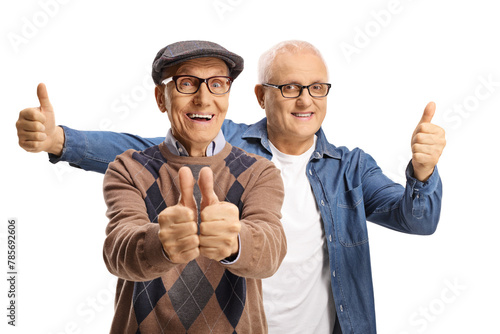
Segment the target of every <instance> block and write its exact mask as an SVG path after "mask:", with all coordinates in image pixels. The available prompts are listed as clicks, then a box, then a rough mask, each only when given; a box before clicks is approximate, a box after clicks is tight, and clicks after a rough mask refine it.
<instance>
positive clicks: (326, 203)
mask: <svg viewBox="0 0 500 334" xmlns="http://www.w3.org/2000/svg"><path fill="white" fill-rule="evenodd" d="M266 122H267V119H265V118H264V119H262V120H261V121H259V122H258V123H255V124H252V125H246V124H237V123H234V122H232V121H230V120H226V121H225V122H224V124H223V126H222V131H223V133H224V136H225V137H226V140H227V141H228V142H229V143H231V144H232V145H233V146H238V147H240V148H242V149H244V150H245V151H247V152H250V153H255V154H258V155H261V156H263V157H266V158H267V159H271V158H272V154H271V149H270V147H269V139H268V136H267V127H266V124H267V123H266ZM63 128H64V131H65V136H66V142H65V147H64V149H63V154H62V156H61V157H60V158H57V157H55V156H50V160H51V161H52V162H54V163H55V162H57V161H60V160H61V161H67V162H69V163H70V164H71V165H73V166H77V167H80V168H83V169H85V170H92V171H97V172H100V173H104V172H105V171H106V167H107V164H108V163H109V162H110V161H113V160H114V158H115V156H116V155H118V154H120V153H122V152H123V151H125V150H127V149H130V148H134V149H137V150H143V149H145V148H146V147H149V146H152V145H156V144H158V143H160V142H161V141H163V140H164V138H162V137H160V138H151V139H144V138H140V137H137V136H133V135H129V134H118V133H112V132H93V131H75V130H72V129H70V128H67V127H63ZM316 135H317V137H318V138H317V143H316V149H315V151H314V152H313V154H312V156H311V158H310V160H309V163H308V165H307V178H308V179H309V182H310V184H311V187H312V190H313V192H314V196H315V198H316V203H317V205H318V208H319V210H320V213H321V218H322V221H323V225H324V230H325V237H326V239H327V245H328V254H329V262H330V274H331V279H332V291H333V297H334V300H335V308H336V311H337V317H338V321H339V322H340V325H341V327H342V333H344V334H347V333H355V334H358V333H360V334H361V333H363V334H364V333H370V334H372V333H376V325H375V303H374V296H373V284H372V274H371V264H370V251H369V242H368V231H367V226H366V221H367V220H368V221H371V222H373V223H376V224H379V225H382V226H385V227H388V228H390V229H393V230H396V231H400V232H405V233H411V234H419V235H428V234H432V233H433V232H434V231H435V230H436V227H437V224H438V221H439V216H440V211H441V196H442V184H441V179H440V177H439V174H438V170H437V167H436V168H435V170H434V173H433V174H432V175H431V176H430V178H429V179H428V180H427V181H426V182H420V181H418V180H417V179H415V178H414V177H413V169H412V164H411V162H410V163H409V164H408V167H407V169H406V180H407V181H406V187H403V186H402V185H400V184H397V183H394V182H393V181H391V180H390V179H389V178H388V177H386V176H385V175H384V174H383V173H382V171H381V169H380V168H379V167H378V166H377V163H376V162H375V160H374V159H373V158H372V157H371V156H370V155H369V154H367V153H365V152H363V151H362V150H361V149H358V148H356V149H353V150H348V149H347V148H345V147H335V146H334V145H332V144H330V143H329V142H328V141H327V139H326V137H325V134H324V133H323V130H322V129H320V130H319V131H318V132H317V133H316Z"/></svg>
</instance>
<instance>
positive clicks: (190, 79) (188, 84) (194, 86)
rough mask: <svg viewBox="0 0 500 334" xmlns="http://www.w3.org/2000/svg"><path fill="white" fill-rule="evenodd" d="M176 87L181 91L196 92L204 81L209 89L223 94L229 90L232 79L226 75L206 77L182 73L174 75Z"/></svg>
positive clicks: (186, 92)
mask: <svg viewBox="0 0 500 334" xmlns="http://www.w3.org/2000/svg"><path fill="white" fill-rule="evenodd" d="M172 78H173V80H174V82H175V87H176V88H177V90H178V91H179V92H180V93H183V94H194V93H196V92H197V91H198V90H199V89H200V85H201V84H202V83H206V84H207V87H208V90H209V91H210V92H211V93H212V94H215V95H223V94H226V93H227V92H229V89H230V88H231V83H232V79H231V78H230V77H226V76H214V77H210V78H206V79H202V78H198V77H195V76H193V75H181V76H174V77H172Z"/></svg>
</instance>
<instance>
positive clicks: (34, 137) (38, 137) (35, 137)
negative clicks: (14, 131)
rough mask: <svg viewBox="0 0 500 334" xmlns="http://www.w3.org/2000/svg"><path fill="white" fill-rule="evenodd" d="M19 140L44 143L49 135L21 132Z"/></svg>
mask: <svg viewBox="0 0 500 334" xmlns="http://www.w3.org/2000/svg"><path fill="white" fill-rule="evenodd" d="M18 136H19V140H21V141H40V142H41V141H44V140H45V139H47V135H46V134H45V133H43V132H30V131H20V132H19V135H18Z"/></svg>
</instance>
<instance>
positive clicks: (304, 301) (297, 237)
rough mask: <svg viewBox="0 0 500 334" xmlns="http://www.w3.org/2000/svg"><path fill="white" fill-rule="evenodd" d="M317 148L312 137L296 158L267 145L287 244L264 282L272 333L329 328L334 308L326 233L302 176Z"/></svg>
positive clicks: (304, 333)
mask: <svg viewBox="0 0 500 334" xmlns="http://www.w3.org/2000/svg"><path fill="white" fill-rule="evenodd" d="M315 147H316V138H315V140H314V144H313V146H312V147H311V148H310V149H309V150H308V151H307V152H305V153H304V154H302V155H299V156H297V155H287V154H284V153H281V152H280V151H278V150H277V149H276V147H274V146H273V145H272V144H271V151H272V154H273V158H272V159H271V161H272V162H273V163H274V164H275V165H276V167H278V168H279V169H280V170H281V176H282V178H283V183H284V186H285V199H284V202H283V209H282V214H283V218H282V220H281V222H282V224H283V228H284V230H285V235H286V238H287V245H288V247H287V254H286V256H285V258H284V260H283V263H282V264H281V266H280V268H279V269H278V271H277V272H276V273H275V274H274V275H273V276H272V277H270V278H266V279H264V280H262V290H263V295H264V309H265V312H266V318H267V322H268V326H269V333H270V334H277V333H283V334H291V333H300V334H307V333H314V334H321V333H325V334H326V333H328V334H331V333H332V331H333V325H334V321H335V318H334V315H335V306H334V302H333V295H332V289H331V285H330V284H331V278H330V268H329V261H328V251H327V249H326V246H327V245H326V242H325V233H324V229H323V223H322V221H321V215H320V212H319V210H318V207H317V205H316V200H315V198H314V194H313V192H312V189H311V185H310V184H309V180H308V179H307V177H306V166H307V163H308V161H309V158H310V157H311V154H312V153H313V152H314V149H315Z"/></svg>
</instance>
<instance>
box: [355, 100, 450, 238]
mask: <svg viewBox="0 0 500 334" xmlns="http://www.w3.org/2000/svg"><path fill="white" fill-rule="evenodd" d="M435 111H436V105H435V104H434V102H430V103H428V104H427V106H426V107H425V110H424V112H423V115H422V118H421V119H420V121H419V123H418V125H417V127H416V128H415V131H414V132H413V135H412V139H411V150H412V160H411V161H410V163H409V165H408V168H407V169H406V187H405V188H404V189H403V188H402V187H401V186H400V185H397V184H394V183H392V181H390V180H389V179H388V178H387V177H386V176H385V175H383V174H382V171H381V170H380V168H379V167H378V166H377V164H376V163H375V161H374V160H373V158H372V157H370V156H369V155H366V154H365V155H362V157H361V161H362V166H363V167H362V168H363V177H362V178H363V179H362V182H363V185H364V186H363V196H364V197H365V196H366V197H365V208H366V213H367V218H368V219H369V220H371V221H373V222H376V223H378V224H380V225H384V226H386V227H389V228H392V229H395V230H398V231H402V232H407V233H413V234H432V233H434V231H435V230H436V228H437V224H438V221H439V215H440V212H441V197H442V184H441V178H440V177H439V173H438V171H437V167H436V165H437V163H438V160H439V157H440V156H441V153H442V152H443V149H444V147H445V145H446V140H445V132H444V130H443V129H442V128H440V127H439V126H437V125H434V124H432V123H431V121H432V118H433V116H434V113H435Z"/></svg>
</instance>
